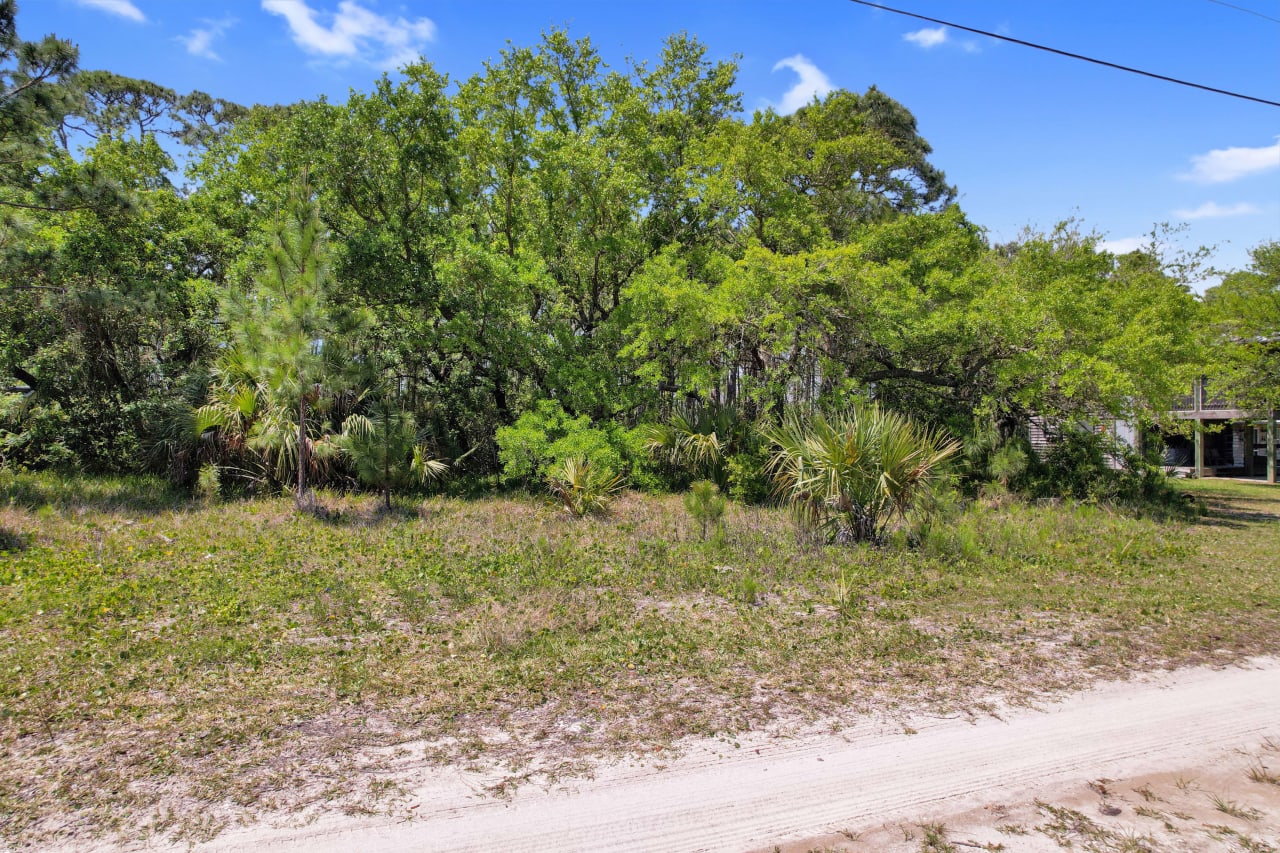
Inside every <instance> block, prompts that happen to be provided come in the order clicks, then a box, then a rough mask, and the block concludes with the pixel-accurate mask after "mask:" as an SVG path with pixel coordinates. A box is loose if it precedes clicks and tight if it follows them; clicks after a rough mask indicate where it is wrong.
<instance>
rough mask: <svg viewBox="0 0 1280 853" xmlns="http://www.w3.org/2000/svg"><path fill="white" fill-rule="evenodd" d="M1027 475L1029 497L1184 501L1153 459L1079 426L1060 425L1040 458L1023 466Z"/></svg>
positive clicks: (1165, 505)
mask: <svg viewBox="0 0 1280 853" xmlns="http://www.w3.org/2000/svg"><path fill="white" fill-rule="evenodd" d="M1109 459H1111V460H1114V464H1109V462H1108V460H1109ZM1026 481H1027V484H1026V491H1027V492H1028V493H1029V494H1030V495H1031V496H1033V497H1041V498H1047V497H1058V498H1074V499H1076V500H1082V501H1093V502H1099V503H1112V504H1118V505H1123V506H1129V507H1133V508H1135V509H1159V510H1163V511H1184V510H1185V507H1186V501H1185V499H1184V498H1183V496H1182V493H1181V491H1180V490H1179V489H1178V488H1177V486H1176V485H1175V484H1174V482H1173V481H1172V480H1171V479H1170V478H1169V476H1168V475H1167V474H1165V472H1164V469H1163V468H1161V467H1160V466H1159V465H1158V464H1156V463H1154V462H1152V461H1150V460H1148V459H1145V458H1143V457H1142V456H1140V455H1139V454H1137V453H1136V452H1134V451H1133V449H1132V448H1130V447H1128V445H1125V444H1120V443H1117V442H1115V441H1114V439H1110V438H1107V437H1105V436H1101V435H1098V434H1096V433H1094V432H1091V431H1087V430H1083V429H1068V430H1064V431H1063V434H1062V436H1061V438H1060V440H1059V441H1058V442H1057V443H1056V444H1055V445H1054V446H1053V447H1052V448H1051V449H1050V450H1049V452H1048V453H1047V454H1045V457H1044V459H1043V461H1041V462H1040V464H1039V465H1034V466H1032V467H1031V468H1030V469H1029V470H1028V472H1027V475H1026Z"/></svg>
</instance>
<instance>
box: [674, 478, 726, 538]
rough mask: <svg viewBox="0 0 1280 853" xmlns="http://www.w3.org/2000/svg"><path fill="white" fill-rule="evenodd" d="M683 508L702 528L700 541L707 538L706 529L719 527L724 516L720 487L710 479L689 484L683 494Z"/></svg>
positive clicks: (722, 496)
mask: <svg viewBox="0 0 1280 853" xmlns="http://www.w3.org/2000/svg"><path fill="white" fill-rule="evenodd" d="M684 508H685V510H687V511H688V513H689V515H690V516H691V517H692V518H693V520H694V521H696V522H698V524H699V525H700V526H701V528H702V541H704V542H705V541H706V540H707V530H708V528H710V527H713V526H714V527H717V528H718V527H719V526H720V519H721V518H722V517H723V516H724V508H725V499H724V495H722V494H720V487H719V486H717V485H716V484H715V483H713V482H711V481H710V480H698V481H697V482H696V483H693V484H692V485H691V486H689V491H688V492H686V493H685V496H684Z"/></svg>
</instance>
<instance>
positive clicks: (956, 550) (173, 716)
mask: <svg viewBox="0 0 1280 853" xmlns="http://www.w3.org/2000/svg"><path fill="white" fill-rule="evenodd" d="M1188 491H1190V492H1192V493H1194V494H1195V495H1196V496H1197V497H1199V498H1200V499H1202V500H1203V501H1204V502H1205V505H1206V506H1207V508H1208V513H1209V514H1208V515H1207V516H1205V517H1204V518H1202V519H1199V520H1197V521H1194V522H1160V521H1155V520H1150V519H1141V518H1134V517H1131V516H1129V515H1125V514H1120V513H1116V512H1113V511H1109V510H1108V509H1106V508H1103V507H1096V506H1076V505H1068V504H1060V505H1045V506H1026V505H1021V504H1017V503H1011V504H1007V505H1003V506H1000V507H995V508H992V507H989V506H982V505H979V506H974V507H971V508H970V509H969V511H968V512H967V514H966V515H964V516H962V517H960V518H958V519H956V520H955V523H954V524H953V525H951V526H950V527H949V528H948V529H947V530H946V531H942V532H941V533H940V534H939V535H936V536H934V537H931V539H930V540H929V543H928V547H927V548H926V549H925V550H924V551H923V552H920V551H909V550H902V549H896V550H895V549H884V550H877V549H872V548H869V547H860V548H834V547H833V548H826V549H816V550H815V549H810V548H806V547H802V546H801V545H798V544H797V542H796V539H795V536H794V534H793V531H792V529H791V526H790V522H789V521H788V519H787V516H786V514H785V513H783V512H781V511H777V510H770V509H752V508H743V507H740V506H736V505H734V506H731V507H730V509H729V511H728V512H727V514H726V517H725V527H726V531H727V535H726V536H725V538H724V541H723V542H703V541H701V536H700V531H699V530H697V529H695V527H694V525H695V522H693V521H691V520H690V519H689V517H688V516H687V514H686V513H685V511H684V508H683V506H682V505H681V501H680V498H679V497H678V496H673V497H667V498H652V497H641V496H637V495H628V496H626V497H624V498H623V499H622V500H621V501H620V502H619V503H618V505H617V506H616V508H615V510H614V512H613V513H612V515H610V516H608V517H604V518H599V519H596V518H588V519H584V520H580V521H577V520H573V519H570V518H567V517H566V516H565V514H564V513H562V512H558V511H557V510H556V509H555V508H554V507H552V506H550V505H548V504H547V503H545V502H540V501H535V500H532V499H508V498H490V499H478V500H470V501H461V500H446V499H434V500H431V501H428V502H427V503H426V504H425V505H424V506H423V507H422V509H421V510H420V511H415V510H414V509H410V508H409V507H407V506H402V507H399V508H398V510H397V511H396V512H392V513H390V514H383V513H379V512H378V511H377V509H376V503H377V499H376V498H372V497H369V498H341V497H336V496H328V497H326V498H325V500H326V501H327V502H328V503H329V504H330V506H331V507H333V508H334V509H336V510H338V511H337V512H334V513H331V514H330V517H328V518H327V519H321V518H317V517H313V516H309V515H307V516H304V515H299V514H297V513H296V512H294V511H293V509H292V504H291V503H290V502H289V501H288V500H284V499H272V500H249V501H242V502H232V503H225V504H220V505H215V506H209V507H204V506H199V505H196V504H194V503H191V502H189V501H187V500H186V499H185V498H182V497H180V496H177V495H175V494H173V493H172V492H170V491H168V490H167V489H166V488H165V487H164V486H163V484H161V483H159V482H153V481H149V480H132V479H131V480H85V479H74V480H68V479H62V478H58V477H55V476H52V475H26V474H23V475H13V474H6V473H0V534H3V535H0V647H3V648H4V649H5V655H4V657H3V660H2V662H0V667H3V669H4V673H3V675H4V677H3V678H0V838H3V839H4V840H6V841H8V842H9V843H12V844H15V845H23V844H27V845H39V844H43V843H47V842H50V841H53V840H58V839H62V840H66V839H68V838H81V837H84V836H87V835H95V834H108V835H116V834H118V835H122V836H125V837H139V836H144V835H146V834H148V833H154V834H163V835H164V836H166V837H177V838H184V837H185V838H200V837H206V836H208V835H211V834H213V833H215V832H217V831H218V829H219V828H220V827H221V826H222V825H224V824H225V823H227V822H229V821H234V820H236V819H239V818H241V817H243V816H246V815H248V816H252V815H253V814H255V813H262V812H271V811H274V810H278V809H283V810H289V811H298V810H302V811H303V812H305V810H306V809H307V808H308V807H310V806H313V805H318V804H323V805H326V806H327V807H337V806H340V807H344V808H348V809H353V810H366V811H367V810H373V811H378V810H387V809H390V808H393V807H394V802H395V788H394V786H392V785H390V784H388V782H387V780H388V779H393V780H394V779H396V778H399V776H398V775H397V774H400V773H402V772H405V771H406V768H412V767H413V766H414V765H415V763H418V764H420V763H421V762H422V761H423V760H424V758H425V759H426V760H428V761H433V762H461V763H463V764H467V763H470V762H480V763H482V764H485V763H490V764H491V763H493V762H497V763H499V764H500V765H501V766H503V767H505V768H506V769H507V772H508V775H509V779H510V780H511V781H512V784H515V782H517V781H519V780H521V779H527V778H538V777H542V778H546V777H552V776H555V775H556V774H561V773H571V772H578V771H580V770H581V766H582V765H581V762H582V761H583V760H585V759H589V758H591V757H595V756H608V755H619V754H625V753H642V754H643V753H651V752H652V751H653V750H655V749H656V750H662V749H666V748H668V747H670V746H671V745H672V744H674V743H675V742H676V740H677V739H678V738H680V737H682V736H687V735H704V736H705V735H713V734H721V735H732V734H734V733H737V732H741V731H744V730H747V729H750V728H757V727H761V726H765V725H768V724H770V723H774V722H777V721H779V720H784V721H785V720H802V719H818V718H820V717H823V716H828V715H830V716H837V717H844V718H848V717H849V716H851V715H854V714H858V713H863V712H866V711H869V710H875V709H878V710H885V709H893V708H919V707H924V706H929V707H938V708H980V707H983V705H982V703H983V702H985V701H986V700H988V699H989V698H990V697H991V696H992V694H1002V695H1004V696H1006V697H1009V698H1012V699H1014V700H1018V699H1020V698H1025V697H1029V696H1031V695H1034V694H1035V693H1037V692H1040V691H1043V690H1053V689H1063V688H1069V687H1073V686H1078V685H1080V684H1082V683H1084V682H1085V681H1087V680H1088V679H1090V678H1094V677H1099V676H1111V675H1117V674H1121V673H1123V672H1126V671H1130V670H1134V669H1143V668H1151V667H1157V666H1167V665H1176V664H1184V663H1192V662H1199V661H1205V660H1211V661H1215V662H1226V661H1229V660H1231V659H1233V658H1237V657H1240V656H1244V655H1249V654H1256V653H1264V652H1270V653H1274V652H1275V651H1276V650H1277V648H1278V647H1280V643H1278V642H1277V640H1278V638H1280V581H1278V580H1277V577H1276V573H1275V571H1274V560H1275V557H1274V555H1275V554H1276V553H1277V552H1280V521H1278V520H1277V519H1278V518H1280V489H1268V488H1266V487H1264V486H1256V485H1252V484H1240V483H1230V484H1221V485H1220V484H1215V483H1212V482H1210V481H1201V482H1197V483H1189V484H1188Z"/></svg>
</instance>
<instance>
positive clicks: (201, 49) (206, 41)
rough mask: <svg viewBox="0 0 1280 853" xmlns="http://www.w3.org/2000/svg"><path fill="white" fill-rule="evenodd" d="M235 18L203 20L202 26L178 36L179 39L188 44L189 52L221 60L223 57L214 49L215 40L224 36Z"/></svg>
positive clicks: (193, 54)
mask: <svg viewBox="0 0 1280 853" xmlns="http://www.w3.org/2000/svg"><path fill="white" fill-rule="evenodd" d="M235 22H236V19H235V18H223V19H222V20H220V21H210V20H207V19H206V20H203V21H201V22H200V23H201V24H202V26H199V27H196V28H195V29H194V30H192V31H191V32H189V33H187V34H186V35H185V36H178V41H180V42H182V43H183V44H184V45H186V48H187V53H189V54H191V55H192V56H203V57H204V58H205V59H214V60H217V61H219V62H221V61H222V57H221V56H218V54H217V53H216V52H215V51H214V49H213V40H214V39H216V38H219V37H221V36H222V34H223V33H225V32H226V31H227V30H228V29H230V28H231V27H232V26H234V25H235Z"/></svg>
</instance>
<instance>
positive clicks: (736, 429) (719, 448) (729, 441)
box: [637, 403, 753, 488]
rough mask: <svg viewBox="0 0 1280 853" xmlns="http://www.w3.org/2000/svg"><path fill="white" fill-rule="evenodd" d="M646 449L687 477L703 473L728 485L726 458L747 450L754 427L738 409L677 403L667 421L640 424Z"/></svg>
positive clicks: (703, 476) (722, 486)
mask: <svg viewBox="0 0 1280 853" xmlns="http://www.w3.org/2000/svg"><path fill="white" fill-rule="evenodd" d="M637 431H638V433H639V436H640V440H641V444H642V446H643V447H644V450H645V451H646V452H647V453H648V454H649V455H650V456H651V457H652V458H654V459H656V460H659V461H661V462H662V463H663V464H665V465H667V466H669V467H670V468H671V469H673V470H674V471H677V472H680V473H682V474H684V476H685V477H690V478H692V477H702V478H704V479H709V480H713V481H715V483H716V485H718V486H720V487H721V488H725V487H727V485H728V480H727V473H728V472H727V468H726V462H727V460H728V459H729V457H730V456H731V455H733V454H735V453H740V452H742V451H743V450H745V449H746V448H747V447H748V445H749V443H750V442H751V439H752V436H753V430H752V427H751V424H750V423H749V422H748V421H746V420H744V419H743V418H742V416H741V415H740V414H738V410H737V409H735V408H733V407H732V406H721V405H717V404H714V403H707V404H684V405H680V406H677V407H676V410H675V412H673V413H672V415H671V417H670V419H669V420H668V421H667V422H666V423H653V424H644V425H642V426H640V427H638V428H637Z"/></svg>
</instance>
